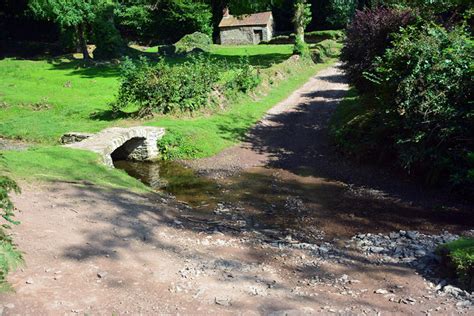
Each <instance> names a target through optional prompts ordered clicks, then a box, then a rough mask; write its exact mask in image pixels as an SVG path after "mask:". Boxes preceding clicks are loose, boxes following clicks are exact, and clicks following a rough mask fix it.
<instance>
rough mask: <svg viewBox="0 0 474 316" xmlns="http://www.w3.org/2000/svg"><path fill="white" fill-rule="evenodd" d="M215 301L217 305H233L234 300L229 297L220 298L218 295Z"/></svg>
mask: <svg viewBox="0 0 474 316" xmlns="http://www.w3.org/2000/svg"><path fill="white" fill-rule="evenodd" d="M214 302H215V303H216V304H217V305H221V306H231V305H232V302H231V301H230V299H228V298H218V297H216V298H215V299H214Z"/></svg>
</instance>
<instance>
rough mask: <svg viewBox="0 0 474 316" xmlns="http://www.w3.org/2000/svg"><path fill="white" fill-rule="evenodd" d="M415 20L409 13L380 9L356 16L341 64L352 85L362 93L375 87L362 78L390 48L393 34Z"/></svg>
mask: <svg viewBox="0 0 474 316" xmlns="http://www.w3.org/2000/svg"><path fill="white" fill-rule="evenodd" d="M412 20H413V18H412V14H411V13H410V11H397V10H394V9H386V8H378V9H374V10H364V11H358V12H356V14H355V17H354V19H353V20H352V22H351V24H350V25H349V26H348V28H347V31H346V39H345V41H344V48H343V49H342V53H341V60H342V61H343V68H344V70H345V71H346V74H347V76H348V78H349V81H350V82H351V83H352V84H353V85H354V86H355V87H356V88H357V89H358V90H359V91H361V92H365V91H368V90H369V89H370V88H371V87H372V84H371V82H370V81H368V80H367V79H366V78H365V77H364V76H363V74H364V73H365V72H369V71H372V70H373V66H372V63H373V61H374V58H375V57H376V56H381V55H383V53H384V52H385V50H386V49H387V47H389V46H390V43H391V39H392V37H391V34H392V33H393V32H397V31H398V30H399V29H400V27H402V26H405V25H407V24H409V23H410V22H411V21H412Z"/></svg>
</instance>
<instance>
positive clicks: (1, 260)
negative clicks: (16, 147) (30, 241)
mask: <svg viewBox="0 0 474 316" xmlns="http://www.w3.org/2000/svg"><path fill="white" fill-rule="evenodd" d="M0 157H1V156H0ZM11 192H15V193H20V188H19V187H18V185H17V184H16V183H15V182H14V181H13V180H12V179H10V178H8V177H6V176H4V175H1V176H0V215H1V217H2V218H3V219H4V220H5V221H6V223H10V224H19V223H18V222H16V221H15V220H13V216H14V212H13V211H14V207H13V203H12V201H11V200H10V197H9V194H10V193H11ZM9 228H10V226H9V225H8V224H5V223H4V224H3V225H2V226H0V292H1V291H5V290H8V289H9V286H8V284H7V281H6V277H7V275H8V272H10V271H11V270H12V269H15V268H16V267H17V266H18V265H20V264H21V263H23V257H22V255H21V253H20V252H19V251H18V250H17V248H16V246H15V245H14V244H13V240H12V238H11V237H10V236H9V235H8V234H7V232H6V231H5V230H6V229H9Z"/></svg>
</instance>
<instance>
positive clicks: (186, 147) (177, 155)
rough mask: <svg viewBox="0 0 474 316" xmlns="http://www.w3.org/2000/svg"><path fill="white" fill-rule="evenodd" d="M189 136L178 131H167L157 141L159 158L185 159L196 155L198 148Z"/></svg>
mask: <svg viewBox="0 0 474 316" xmlns="http://www.w3.org/2000/svg"><path fill="white" fill-rule="evenodd" d="M190 138H191V137H189V136H187V135H186V136H185V135H182V134H181V133H180V132H179V131H169V132H168V133H166V134H165V136H163V138H161V139H160V140H159V141H158V149H159V151H160V158H161V159H163V160H176V159H185V158H189V157H196V156H197V155H198V153H199V150H198V149H197V148H196V146H195V143H194V142H191V141H190Z"/></svg>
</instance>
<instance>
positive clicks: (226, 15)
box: [222, 7, 230, 18]
mask: <svg viewBox="0 0 474 316" xmlns="http://www.w3.org/2000/svg"><path fill="white" fill-rule="evenodd" d="M222 15H223V17H224V18H228V17H229V16H230V11H229V7H225V8H224V10H222Z"/></svg>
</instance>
